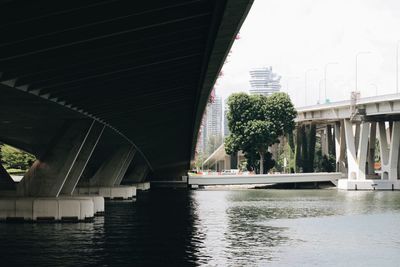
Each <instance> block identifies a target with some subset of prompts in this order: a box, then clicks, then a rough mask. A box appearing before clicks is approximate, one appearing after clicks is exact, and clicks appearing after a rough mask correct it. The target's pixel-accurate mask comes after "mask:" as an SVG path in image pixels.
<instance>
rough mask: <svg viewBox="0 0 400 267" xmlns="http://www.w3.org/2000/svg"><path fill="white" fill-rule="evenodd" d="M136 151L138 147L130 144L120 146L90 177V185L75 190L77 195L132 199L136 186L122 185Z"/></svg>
mask: <svg viewBox="0 0 400 267" xmlns="http://www.w3.org/2000/svg"><path fill="white" fill-rule="evenodd" d="M135 153H136V148H135V147H134V146H133V145H130V144H129V145H128V144H127V145H123V146H121V147H120V148H118V149H117V150H116V151H115V152H113V153H112V154H111V155H110V156H109V158H108V159H107V160H105V161H104V162H103V163H102V164H101V166H100V167H99V169H98V170H97V171H96V173H95V174H94V176H93V177H92V178H90V179H89V185H88V186H79V187H78V188H77V189H76V190H75V195H87V194H94V195H100V196H103V197H105V198H107V199H132V198H133V197H135V196H136V187H134V186H121V185H120V184H121V181H122V179H123V178H124V176H125V174H126V172H127V170H128V168H129V165H130V164H131V163H132V160H133V157H134V155H135Z"/></svg>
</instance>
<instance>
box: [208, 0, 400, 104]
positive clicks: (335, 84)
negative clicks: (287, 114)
mask: <svg viewBox="0 0 400 267" xmlns="http://www.w3.org/2000/svg"><path fill="white" fill-rule="evenodd" d="M239 35H240V39H239V40H236V41H235V43H234V44H233V46H232V49H231V53H230V56H229V57H228V58H227V61H226V62H225V65H224V67H223V69H222V72H223V76H222V77H220V78H219V79H218V80H217V82H216V85H215V88H216V93H217V95H220V96H222V98H223V99H226V98H227V97H228V96H229V95H230V94H232V93H234V92H248V89H249V88H250V83H249V79H250V75H249V71H250V70H251V69H253V68H258V67H268V66H272V69H273V71H274V72H275V73H277V74H279V75H281V76H282V79H281V85H282V90H281V91H284V92H287V93H288V94H289V95H290V97H291V99H292V101H293V102H294V104H295V106H297V107H300V106H305V105H315V104H316V103H317V102H318V101H319V100H320V101H321V102H323V101H324V99H325V82H324V77H325V69H326V92H327V93H326V98H327V99H329V100H330V101H331V102H333V101H339V100H347V99H349V98H350V92H351V91H354V90H355V87H356V85H355V84H356V82H355V81H356V71H355V70H356V55H357V54H358V53H360V52H361V53H360V54H359V56H358V71H357V77H358V78H357V81H358V86H357V88H358V91H359V92H360V94H361V97H368V96H374V95H376V94H378V95H383V94H392V93H396V49H397V44H398V43H399V40H400V1H397V0H255V1H254V4H253V6H252V8H251V10H250V12H249V14H248V16H247V18H246V20H245V22H244V23H243V26H242V28H241V30H240V34H239ZM364 52H367V53H364ZM328 63H329V64H328ZM327 64H328V65H327ZM306 73H307V86H306V81H305V77H306Z"/></svg>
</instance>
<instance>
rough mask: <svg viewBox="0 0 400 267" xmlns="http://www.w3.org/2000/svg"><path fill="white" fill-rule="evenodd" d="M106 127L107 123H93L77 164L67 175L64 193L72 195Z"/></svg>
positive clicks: (62, 191)
mask: <svg viewBox="0 0 400 267" xmlns="http://www.w3.org/2000/svg"><path fill="white" fill-rule="evenodd" d="M104 129H105V125H102V124H100V123H98V122H96V123H93V124H92V126H91V129H90V130H89V131H88V133H87V135H86V137H85V138H86V141H85V142H84V144H82V147H81V150H80V153H79V155H78V156H77V158H76V161H75V164H74V166H73V167H72V169H71V171H70V172H69V174H68V175H67V178H66V180H65V183H64V186H63V188H62V189H61V194H62V195H72V193H73V192H74V189H75V187H76V185H77V184H78V182H79V179H80V178H81V176H82V173H83V171H84V170H85V168H86V165H87V163H88V162H89V159H90V157H91V156H92V154H93V151H94V149H95V148H96V146H97V144H98V142H99V140H100V138H101V135H102V134H103V132H104Z"/></svg>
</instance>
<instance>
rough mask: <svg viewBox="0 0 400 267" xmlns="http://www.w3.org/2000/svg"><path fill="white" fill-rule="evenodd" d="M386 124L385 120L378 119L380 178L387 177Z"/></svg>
mask: <svg viewBox="0 0 400 267" xmlns="http://www.w3.org/2000/svg"><path fill="white" fill-rule="evenodd" d="M387 137H388V136H387V133H386V125H385V122H383V121H380V122H379V123H378V138H379V151H380V156H381V170H382V174H381V179H383V180H387V179H388V174H389V170H388V168H387V167H388V163H389V147H388V141H387Z"/></svg>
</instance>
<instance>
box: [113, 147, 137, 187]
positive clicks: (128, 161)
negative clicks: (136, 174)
mask: <svg viewBox="0 0 400 267" xmlns="http://www.w3.org/2000/svg"><path fill="white" fill-rule="evenodd" d="M135 153H136V148H135V147H134V146H132V147H131V149H130V150H129V154H128V156H127V157H126V159H125V162H124V164H123V166H122V168H121V170H120V172H119V174H118V176H117V178H116V179H115V182H114V185H115V186H118V185H120V184H121V181H122V179H123V178H124V176H125V174H126V171H127V170H128V167H129V165H130V164H131V163H132V160H133V157H134V156H135Z"/></svg>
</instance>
